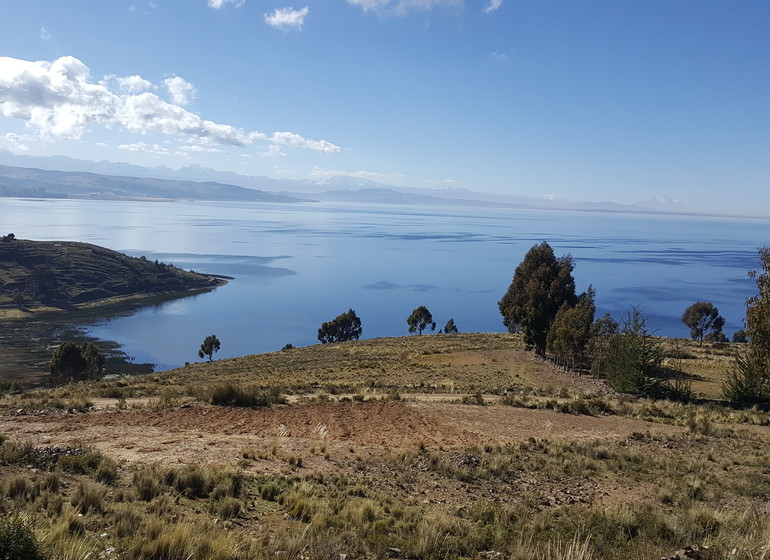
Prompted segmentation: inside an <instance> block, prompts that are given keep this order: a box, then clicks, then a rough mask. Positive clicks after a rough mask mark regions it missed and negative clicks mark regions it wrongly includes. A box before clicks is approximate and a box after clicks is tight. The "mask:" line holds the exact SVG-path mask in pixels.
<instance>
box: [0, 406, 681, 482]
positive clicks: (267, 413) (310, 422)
mask: <svg viewBox="0 0 770 560" xmlns="http://www.w3.org/2000/svg"><path fill="white" fill-rule="evenodd" d="M432 398H434V399H435V396H433V397H432ZM108 402H109V400H103V401H100V403H99V404H101V405H105V404H107V403H108ZM646 431H649V432H651V433H655V434H665V435H670V434H673V433H678V432H681V431H682V428H679V427H675V426H667V425H663V424H652V423H649V422H644V421H641V420H635V419H630V418H619V417H593V416H576V415H569V414H560V413H556V412H554V411H550V410H529V409H523V408H513V407H509V406H502V405H492V406H472V405H460V404H452V403H446V402H428V401H426V402H403V401H372V402H362V403H361V402H329V403H308V404H290V405H282V406H274V407H272V408H269V409H242V408H240V409H239V408H226V407H210V406H203V405H194V406H187V407H182V408H172V409H160V410H153V409H131V408H129V409H126V410H119V409H117V408H115V407H109V408H105V409H103V410H100V411H95V412H89V413H76V414H68V413H50V414H34V415H26V414H22V415H17V416H4V417H0V433H5V434H9V435H12V436H13V437H16V438H19V439H22V440H28V441H31V442H33V443H34V444H35V445H50V446H65V445H76V444H77V445H92V446H94V447H95V448H97V449H99V450H100V451H102V452H104V453H107V454H109V455H110V456H113V457H116V458H118V459H121V460H125V461H127V462H129V463H137V464H142V463H151V462H163V463H165V464H187V463H211V464H220V465H235V464H237V463H238V461H239V460H240V459H241V458H242V457H243V454H244V451H249V452H251V453H253V454H264V455H269V454H270V453H271V452H272V453H273V454H275V453H276V449H278V451H279V452H281V453H291V454H296V455H299V456H303V455H304V456H309V455H310V454H311V451H310V450H311V448H320V447H323V448H324V449H325V451H324V453H325V454H326V455H327V458H331V459H333V458H335V456H337V455H339V454H342V455H349V454H350V453H366V454H370V453H377V452H384V451H388V450H415V449H418V448H427V449H444V450H449V449H457V450H462V449H464V448H469V447H474V446H484V445H504V444H510V443H516V442H522V441H526V440H528V439H529V438H535V439H548V440H551V441H589V440H605V441H607V440H610V441H612V440H615V441H618V440H624V439H626V438H627V437H628V436H629V435H630V434H631V433H633V432H646ZM271 470H272V469H271Z"/></svg>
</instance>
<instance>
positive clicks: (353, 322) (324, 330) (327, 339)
mask: <svg viewBox="0 0 770 560" xmlns="http://www.w3.org/2000/svg"><path fill="white" fill-rule="evenodd" d="M362 332H363V330H362V328H361V319H359V318H358V315H356V312H355V311H353V310H352V309H348V311H347V312H346V313H342V314H341V315H337V316H336V317H335V318H334V319H332V320H331V321H327V322H325V323H323V324H322V325H321V327H320V328H319V329H318V340H319V341H320V342H321V344H328V343H332V342H346V341H348V340H358V339H359V338H360V337H361V333H362Z"/></svg>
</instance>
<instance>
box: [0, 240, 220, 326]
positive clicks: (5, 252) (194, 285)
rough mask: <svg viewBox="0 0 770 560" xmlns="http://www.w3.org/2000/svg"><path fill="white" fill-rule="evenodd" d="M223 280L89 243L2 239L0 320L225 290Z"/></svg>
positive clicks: (0, 252) (0, 247)
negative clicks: (220, 288) (217, 289)
mask: <svg viewBox="0 0 770 560" xmlns="http://www.w3.org/2000/svg"><path fill="white" fill-rule="evenodd" d="M226 283H227V279H226V278H224V277H221V276H215V275H210V274H201V273H197V272H191V271H186V270H182V269H180V268H177V267H175V266H172V265H169V264H166V263H162V262H158V261H157V260H155V261H152V260H148V259H146V258H145V257H139V258H136V257H130V256H128V255H125V254H123V253H119V252H117V251H113V250H110V249H106V248H104V247H100V246H98V245H92V244H90V243H80V242H74V241H32V240H28V239H19V238H17V237H16V236H15V235H14V234H13V233H10V234H7V235H4V236H2V237H1V238H0V319H13V318H22V317H26V316H29V315H30V314H33V313H39V312H56V311H71V310H75V309H85V308H90V307H97V306H104V305H111V304H115V303H122V302H126V301H132V300H140V299H145V298H151V297H157V296H164V295H168V296H173V295H183V294H184V295H187V294H192V293H198V292H204V291H208V290H211V289H214V288H216V287H218V286H222V285H224V284H226Z"/></svg>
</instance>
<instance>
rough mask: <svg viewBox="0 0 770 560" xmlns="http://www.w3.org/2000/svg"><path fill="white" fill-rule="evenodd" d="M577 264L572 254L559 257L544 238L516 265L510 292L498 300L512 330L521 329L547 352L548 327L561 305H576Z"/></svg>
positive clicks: (529, 340) (539, 350) (541, 352)
mask: <svg viewBox="0 0 770 560" xmlns="http://www.w3.org/2000/svg"><path fill="white" fill-rule="evenodd" d="M573 268H574V264H573V262H572V257H571V256H570V255H564V256H562V257H561V258H558V259H557V258H556V256H555V255H554V252H553V249H552V248H551V246H550V245H549V244H548V243H546V242H545V241H543V242H542V243H540V244H539V245H535V246H534V247H532V248H531V249H530V250H529V251H528V252H527V254H526V255H525V256H524V260H523V261H522V262H521V264H520V265H519V266H518V267H516V271H515V272H514V274H513V280H512V281H511V285H510V286H509V287H508V291H507V292H506V293H505V295H503V298H502V299H501V300H500V301H499V302H498V304H497V305H498V308H499V309H500V313H501V314H502V316H503V324H504V325H505V326H506V327H508V331H509V332H521V333H522V334H523V335H524V342H525V343H526V344H528V345H530V346H534V347H535V350H536V352H537V353H538V354H539V355H541V356H543V355H545V348H546V342H547V338H548V330H549V329H550V328H551V325H552V324H553V322H554V320H555V319H556V314H557V313H558V312H559V308H560V307H561V306H562V305H564V304H565V303H566V304H567V306H568V307H571V306H573V305H574V304H575V301H576V299H577V298H576V296H575V279H574V278H573V277H572V269H573Z"/></svg>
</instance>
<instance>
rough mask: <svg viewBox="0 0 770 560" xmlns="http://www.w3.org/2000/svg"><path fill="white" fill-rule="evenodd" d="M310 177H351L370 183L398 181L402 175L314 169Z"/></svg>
mask: <svg viewBox="0 0 770 560" xmlns="http://www.w3.org/2000/svg"><path fill="white" fill-rule="evenodd" d="M310 176H311V177H320V178H324V179H328V178H329V177H353V178H355V179H368V180H370V181H382V180H394V179H400V178H402V177H403V175H400V174H391V175H386V174H384V173H378V172H377V171H364V170H360V171H340V170H338V169H319V168H315V169H313V171H311V172H310Z"/></svg>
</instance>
